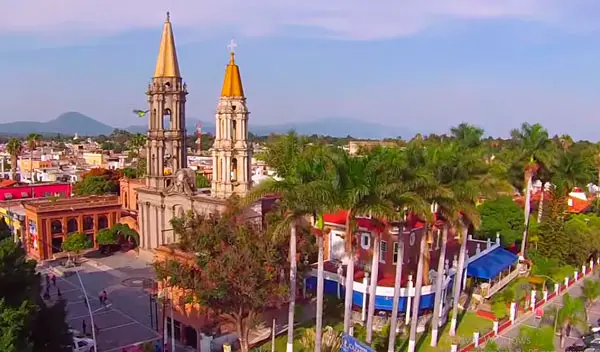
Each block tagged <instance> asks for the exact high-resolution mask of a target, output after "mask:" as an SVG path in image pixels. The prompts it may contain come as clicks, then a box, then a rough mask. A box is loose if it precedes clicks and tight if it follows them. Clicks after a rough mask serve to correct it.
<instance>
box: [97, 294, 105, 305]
mask: <svg viewBox="0 0 600 352" xmlns="http://www.w3.org/2000/svg"><path fill="white" fill-rule="evenodd" d="M98 300H99V301H100V303H101V304H102V305H105V304H106V303H105V302H104V295H102V293H100V294H99V295H98Z"/></svg>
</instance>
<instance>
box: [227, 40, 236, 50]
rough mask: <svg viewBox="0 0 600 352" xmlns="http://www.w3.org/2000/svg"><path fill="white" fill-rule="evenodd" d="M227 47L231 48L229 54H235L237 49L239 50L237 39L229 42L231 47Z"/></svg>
mask: <svg viewBox="0 0 600 352" xmlns="http://www.w3.org/2000/svg"><path fill="white" fill-rule="evenodd" d="M227 47H228V48H229V52H230V53H231V54H234V53H235V48H237V43H236V41H235V39H231V41H230V42H229V45H227Z"/></svg>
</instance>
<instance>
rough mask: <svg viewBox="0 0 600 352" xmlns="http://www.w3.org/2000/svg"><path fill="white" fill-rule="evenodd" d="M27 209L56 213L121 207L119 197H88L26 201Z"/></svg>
mask: <svg viewBox="0 0 600 352" xmlns="http://www.w3.org/2000/svg"><path fill="white" fill-rule="evenodd" d="M23 204H24V207H25V209H31V210H33V211H35V212H37V213H44V212H55V211H64V210H75V209H78V210H79V209H89V208H99V207H113V206H116V207H120V206H121V203H120V201H119V197H118V196H112V195H110V196H87V197H74V198H59V199H42V200H33V201H26V202H24V203H23Z"/></svg>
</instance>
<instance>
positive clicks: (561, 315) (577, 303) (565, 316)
mask: <svg viewBox="0 0 600 352" xmlns="http://www.w3.org/2000/svg"><path fill="white" fill-rule="evenodd" d="M562 303H563V305H562V307H561V308H560V309H559V311H558V318H557V323H558V326H559V327H560V330H561V336H560V347H561V348H563V347H564V344H565V337H566V329H567V326H572V327H579V328H581V329H582V331H585V330H587V329H588V323H587V317H586V312H585V306H584V303H583V301H582V300H581V299H579V298H573V297H571V295H569V294H568V293H565V295H564V296H563V299H562ZM552 333H553V334H552V335H554V331H552ZM550 340H551V341H553V340H554V339H553V338H551V339H550ZM553 347H554V346H553ZM552 350H553V348H550V349H546V351H552Z"/></svg>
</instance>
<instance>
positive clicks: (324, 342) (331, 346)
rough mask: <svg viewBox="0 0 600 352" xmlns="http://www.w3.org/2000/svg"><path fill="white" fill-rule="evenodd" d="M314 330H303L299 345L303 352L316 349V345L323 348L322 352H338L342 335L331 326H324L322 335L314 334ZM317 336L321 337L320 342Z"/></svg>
mask: <svg viewBox="0 0 600 352" xmlns="http://www.w3.org/2000/svg"><path fill="white" fill-rule="evenodd" d="M316 331H317V330H316V328H312V329H306V330H304V334H303V335H302V338H301V339H300V345H302V347H303V348H304V350H305V351H310V350H313V349H315V350H316V349H317V344H318V345H319V346H322V347H323V352H338V351H339V350H340V348H341V347H342V334H340V333H339V332H337V331H336V330H335V329H334V328H332V327H331V326H326V327H325V329H324V331H323V333H322V334H317V333H316ZM317 336H322V337H321V340H319V339H318V337H317Z"/></svg>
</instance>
